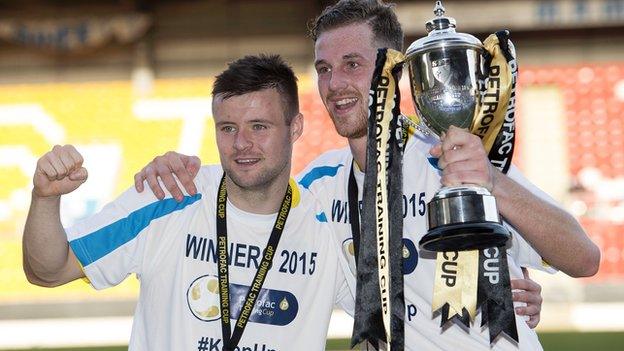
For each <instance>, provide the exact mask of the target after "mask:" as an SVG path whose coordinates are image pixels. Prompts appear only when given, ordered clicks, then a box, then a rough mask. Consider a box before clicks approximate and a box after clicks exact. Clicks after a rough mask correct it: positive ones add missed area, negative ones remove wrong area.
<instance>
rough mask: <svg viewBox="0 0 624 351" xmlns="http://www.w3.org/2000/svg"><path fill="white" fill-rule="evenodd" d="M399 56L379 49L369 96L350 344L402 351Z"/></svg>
mask: <svg viewBox="0 0 624 351" xmlns="http://www.w3.org/2000/svg"><path fill="white" fill-rule="evenodd" d="M403 59H404V56H403V54H402V53H400V52H398V51H395V50H392V49H379V51H378V53H377V59H376V67H375V72H374V74H373V81H372V83H371V90H370V96H369V119H368V143H367V148H366V176H365V180H364V193H363V207H362V220H361V221H362V225H361V228H362V233H361V238H360V245H359V246H360V249H359V253H358V257H357V262H358V264H357V290H356V306H357V308H356V309H355V316H354V320H355V322H354V326H353V336H352V339H351V344H352V346H351V347H353V346H355V345H357V344H359V343H361V342H363V341H368V342H369V343H370V344H371V345H373V346H374V347H375V348H376V349H379V345H380V342H385V343H387V350H388V351H390V350H398V351H402V350H403V349H404V320H405V302H404V296H403V263H402V259H403V241H402V240H403V239H402V238H403V211H402V208H403V207H402V206H403V204H402V199H403V196H402V194H403V183H402V174H403V173H402V169H403V167H402V161H403V141H404V138H403V133H404V128H403V127H402V122H401V119H400V118H399V116H400V102H401V96H400V92H399V87H398V81H399V79H398V76H399V74H400V73H401V69H402V67H403V64H402V62H403Z"/></svg>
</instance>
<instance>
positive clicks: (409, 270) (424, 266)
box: [135, 0, 600, 350]
mask: <svg viewBox="0 0 624 351" xmlns="http://www.w3.org/2000/svg"><path fill="white" fill-rule="evenodd" d="M312 38H313V39H314V42H315V47H314V48H315V68H316V71H317V74H318V88H319V93H320V96H321V98H322V100H323V103H324V104H325V107H326V108H327V111H328V112H329V115H330V117H331V118H332V121H333V122H334V126H335V128H336V130H337V132H338V133H339V134H340V135H341V136H343V137H346V138H348V142H349V147H348V148H345V149H341V150H337V151H330V152H327V153H325V154H323V155H321V156H320V157H319V158H317V159H316V160H315V161H313V162H312V163H311V164H310V165H309V166H308V167H307V169H306V170H305V171H304V172H302V173H301V175H300V177H299V182H300V184H302V185H303V186H304V187H306V188H308V189H310V190H311V191H312V192H313V193H315V194H317V195H318V196H319V197H322V202H323V205H324V208H325V213H328V214H333V213H340V211H334V212H332V209H336V208H339V209H341V208H344V209H348V208H349V207H348V206H347V204H348V203H349V201H350V198H349V190H348V189H349V183H350V181H349V179H350V178H352V179H354V181H355V182H356V184H355V185H357V187H356V188H357V189H358V190H359V191H357V194H356V196H357V197H358V199H361V194H362V183H363V178H364V173H363V170H364V167H365V164H366V162H365V161H366V141H367V118H368V93H369V89H370V84H371V78H372V75H373V69H374V67H375V66H374V65H375V58H376V54H377V49H378V48H383V47H390V48H393V49H395V50H401V49H402V43H403V33H402V31H401V28H400V25H399V23H398V21H397V19H396V15H395V14H394V12H393V10H392V5H389V4H384V3H381V2H379V1H376V0H361V1H356V0H343V1H339V2H338V3H337V4H335V5H332V6H329V7H328V8H326V9H325V10H324V11H323V13H321V15H320V16H319V17H318V18H317V19H316V21H315V23H314V26H313V28H312ZM436 159H437V160H436ZM436 161H437V167H435V166H433V164H436ZM196 162H197V159H196V158H193V157H187V156H184V155H179V154H175V153H172V154H168V155H166V156H164V157H159V158H156V159H155V160H154V162H153V163H151V164H150V165H148V166H146V167H145V168H144V169H143V170H142V171H141V172H139V173H138V174H137V175H136V176H135V183H136V185H137V187H138V188H140V190H142V188H141V187H142V183H143V180H144V179H146V180H147V183H148V184H149V185H150V187H151V188H152V189H153V191H155V192H158V191H159V187H160V185H159V184H158V182H157V177H158V176H161V177H162V179H163V182H164V185H165V186H166V187H167V189H169V190H170V191H171V192H176V191H180V190H179V189H177V184H175V182H170V181H166V177H171V174H170V173H171V170H170V169H173V170H174V172H175V173H176V175H178V177H179V178H180V181H181V183H182V185H183V186H184V187H186V189H192V177H193V171H192V168H193V166H192V165H193V164H195V163H196ZM403 174H404V176H403V179H404V182H403V183H404V184H403V199H404V200H403V203H404V213H405V218H404V225H403V229H404V234H403V239H404V247H405V249H404V265H403V270H404V274H405V277H404V285H405V287H404V289H405V290H404V293H405V304H406V315H405V338H406V340H405V345H406V348H407V349H409V350H413V349H425V350H429V349H441V350H460V349H461V350H472V349H476V350H478V349H489V348H490V343H489V335H488V334H487V331H486V330H481V328H480V323H478V322H479V319H480V317H478V318H477V321H475V322H473V323H472V326H471V328H470V329H469V330H462V329H463V328H462V326H461V325H460V324H452V325H446V326H445V327H444V328H440V316H439V315H434V314H432V311H431V305H432V292H433V276H434V270H435V255H433V256H432V255H430V254H427V253H425V252H419V251H418V250H417V249H416V245H417V243H418V242H419V240H420V238H421V237H422V236H423V235H424V234H425V233H426V231H427V225H426V220H425V215H426V208H425V204H426V203H427V202H428V201H429V200H430V199H431V197H432V196H433V195H434V193H435V191H437V190H438V189H439V188H440V186H441V185H445V186H454V185H461V184H477V185H481V186H484V187H485V188H487V189H488V190H489V191H490V192H491V193H492V194H493V195H494V196H495V197H496V200H497V203H498V206H499V210H500V213H501V215H502V216H503V217H504V219H505V221H506V224H507V225H508V226H509V227H510V229H512V230H513V231H514V235H513V236H512V242H511V244H510V247H509V249H508V257H509V268H510V276H511V278H512V279H515V280H512V288H513V289H518V290H534V289H535V288H534V285H533V284H534V283H532V282H531V281H528V280H522V279H520V278H522V277H523V272H522V269H521V267H533V268H537V269H543V270H550V269H549V268H548V267H546V266H544V265H543V262H542V258H543V260H545V261H546V262H548V263H549V264H550V265H552V266H553V267H555V268H557V269H559V270H562V271H563V272H565V273H567V274H569V275H571V276H590V275H593V274H595V272H596V271H597V269H598V264H599V260H600V252H599V250H598V248H597V246H596V245H595V244H593V243H592V242H591V240H589V238H588V237H587V235H586V234H585V232H584V231H583V229H582V228H581V226H580V225H579V224H578V222H577V221H576V220H575V219H574V218H573V217H572V216H571V215H569V214H568V213H566V212H565V211H563V210H562V209H560V208H559V207H557V206H556V205H555V204H554V203H553V202H552V200H550V198H549V197H548V196H547V195H546V194H544V193H543V192H541V191H539V189H537V188H536V187H534V186H533V185H532V184H530V183H529V182H528V181H527V180H526V179H525V178H524V177H522V175H521V174H520V172H519V171H518V170H517V169H516V168H515V167H512V169H511V170H510V171H509V173H508V175H504V174H502V173H500V172H499V171H498V170H496V169H494V167H493V166H492V165H491V164H490V162H489V160H488V158H487V154H486V152H485V150H484V148H483V145H482V143H481V141H480V139H479V138H478V137H476V136H474V135H472V134H470V133H468V132H466V131H464V130H461V129H459V128H451V129H450V130H449V131H448V133H447V134H446V135H445V137H444V138H443V139H442V141H441V143H439V144H436V143H435V142H434V141H433V140H432V139H431V138H428V137H427V136H423V135H421V134H415V135H413V136H412V137H411V138H410V139H409V140H408V143H407V146H406V149H405V156H404V166H403ZM171 179H173V178H171ZM535 194H537V195H535ZM341 206H342V207H341ZM355 208H357V206H355ZM354 218H357V216H356V215H355V214H354V213H350V214H349V216H344V217H341V218H338V217H337V216H333V215H332V217H329V218H328V220H329V221H330V223H332V224H333V225H334V228H335V232H336V234H337V235H338V240H339V241H340V242H341V243H342V248H343V255H342V256H341V263H342V264H343V266H344V267H345V271H346V273H347V274H346V275H347V279H348V280H349V283H350V287H351V288H352V292H354V293H355V281H354V280H355V257H354V255H353V252H354V250H353V236H354V233H352V232H351V231H352V227H351V223H350V222H351V220H353V219H354ZM349 219H350V220H349ZM518 233H521V235H520V234H518ZM356 235H357V234H356ZM537 291H538V294H539V290H537ZM513 297H514V300H515V301H527V302H532V303H533V308H535V303H536V302H537V305H538V306H539V304H540V303H541V300H538V301H535V300H531V299H533V298H535V294H530V293H528V292H514V294H513ZM537 299H540V297H539V296H538V297H537ZM516 311H517V313H518V314H528V315H533V314H535V313H536V312H537V313H539V308H538V309H537V311H535V310H533V311H527V310H525V309H524V308H523V307H517V309H516ZM516 319H517V323H516V324H517V326H518V329H519V338H520V344H519V345H514V343H513V342H511V341H510V340H508V339H506V338H501V339H499V340H498V341H497V342H496V343H495V344H494V347H495V348H496V349H517V348H518V347H519V348H521V349H527V350H530V349H540V348H541V346H540V345H539V341H538V340H537V336H536V334H535V333H534V332H533V331H531V330H530V329H529V328H528V326H527V324H526V323H524V322H523V321H522V320H521V319H519V317H518V316H517V317H516ZM528 323H530V324H531V326H535V324H536V323H537V321H535V320H529V322H528Z"/></svg>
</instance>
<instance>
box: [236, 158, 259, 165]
mask: <svg viewBox="0 0 624 351" xmlns="http://www.w3.org/2000/svg"><path fill="white" fill-rule="evenodd" d="M234 162H236V164H238V165H241V166H250V165H255V164H256V163H258V162H260V159H259V158H239V159H236V160H234Z"/></svg>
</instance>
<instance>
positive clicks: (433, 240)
mask: <svg viewBox="0 0 624 351" xmlns="http://www.w3.org/2000/svg"><path fill="white" fill-rule="evenodd" d="M509 236H510V233H509V230H507V228H505V227H504V226H503V225H502V224H500V223H494V222H484V223H460V224H448V225H443V226H439V227H436V228H434V229H432V230H430V231H429V232H428V233H427V234H426V235H425V236H423V237H422V239H420V242H419V243H418V245H419V246H420V249H421V250H426V251H434V252H444V251H470V250H480V249H485V248H488V247H494V246H503V245H505V243H506V242H507V240H508V239H509Z"/></svg>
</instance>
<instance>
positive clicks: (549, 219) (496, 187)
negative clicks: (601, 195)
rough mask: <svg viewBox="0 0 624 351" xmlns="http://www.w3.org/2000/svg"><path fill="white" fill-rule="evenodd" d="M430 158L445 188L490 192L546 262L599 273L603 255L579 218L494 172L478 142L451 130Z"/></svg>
mask: <svg viewBox="0 0 624 351" xmlns="http://www.w3.org/2000/svg"><path fill="white" fill-rule="evenodd" d="M431 154H432V155H433V156H436V157H439V162H438V165H439V167H440V168H442V170H443V175H442V184H443V185H445V186H454V185H461V184H477V185H481V186H484V187H485V188H487V189H488V190H490V192H492V194H493V195H494V196H495V197H496V202H497V205H498V209H499V211H500V213H501V214H502V216H503V217H504V218H505V220H506V221H507V222H509V223H510V224H511V225H513V226H514V227H515V228H516V229H517V230H518V232H520V233H521V234H522V236H523V237H524V238H525V239H526V240H527V241H528V242H529V243H530V244H531V245H532V246H533V248H534V249H535V250H536V251H537V252H538V253H539V254H540V255H541V256H542V258H543V259H544V260H545V261H546V262H548V263H549V264H551V265H552V266H554V267H555V268H557V269H559V270H561V271H562V272H564V273H566V274H568V275H570V276H573V277H587V276H592V275H594V274H596V272H597V271H598V267H599V264H600V250H599V249H598V247H597V246H596V245H595V244H594V243H593V242H592V241H591V240H590V239H589V237H588V236H587V234H586V233H585V231H584V230H583V228H582V227H581V225H580V224H579V223H578V222H577V221H576V219H574V217H572V215H570V214H569V213H567V212H566V211H564V210H562V209H561V208H559V207H557V206H555V205H552V204H550V203H548V202H546V201H544V200H543V199H541V198H539V197H538V196H536V195H534V194H533V193H532V192H530V191H529V190H527V189H526V188H525V187H523V186H522V185H520V184H518V183H517V182H515V181H514V180H513V179H511V178H509V177H507V176H506V175H504V174H502V173H501V172H499V171H498V170H497V169H496V168H494V167H493V166H492V165H491V164H490V162H489V161H488V158H487V154H486V152H485V150H484V148H483V145H482V144H481V140H480V139H479V137H477V136H475V135H472V134H470V133H468V132H467V131H465V130H463V129H460V128H456V127H451V129H449V131H448V133H447V134H446V135H445V136H444V138H442V143H441V144H438V145H436V146H435V147H433V148H432V149H431Z"/></svg>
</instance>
